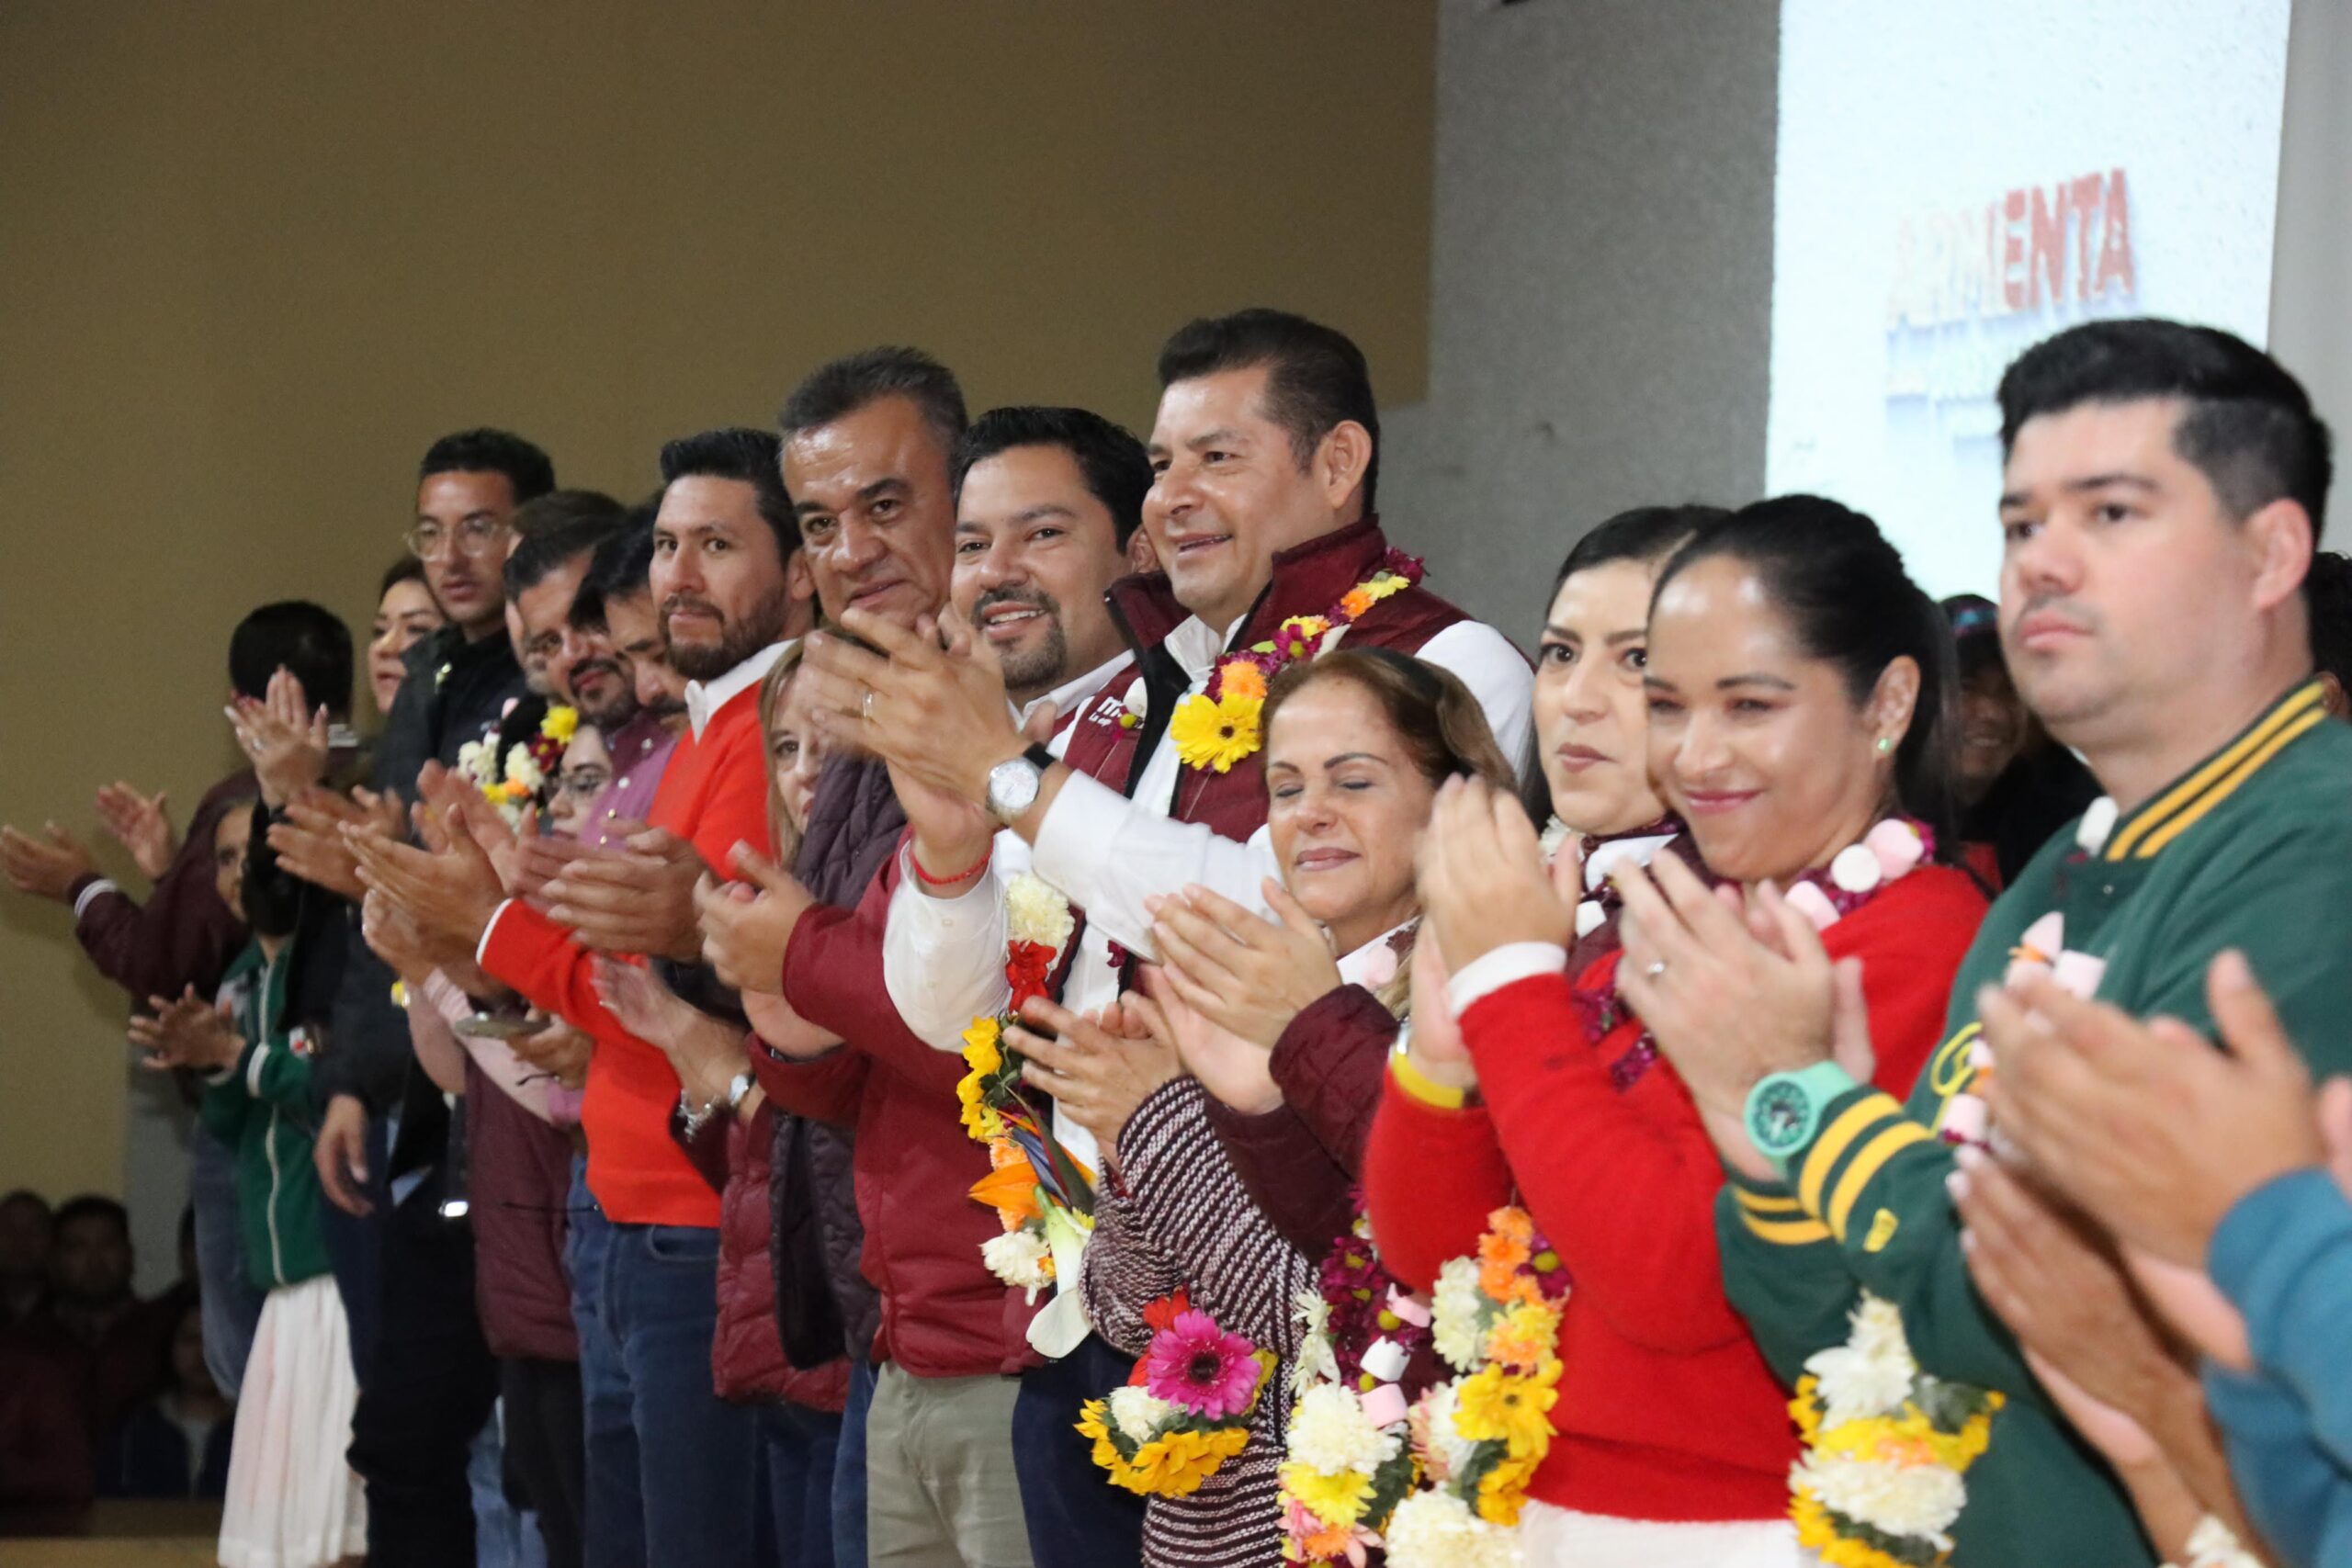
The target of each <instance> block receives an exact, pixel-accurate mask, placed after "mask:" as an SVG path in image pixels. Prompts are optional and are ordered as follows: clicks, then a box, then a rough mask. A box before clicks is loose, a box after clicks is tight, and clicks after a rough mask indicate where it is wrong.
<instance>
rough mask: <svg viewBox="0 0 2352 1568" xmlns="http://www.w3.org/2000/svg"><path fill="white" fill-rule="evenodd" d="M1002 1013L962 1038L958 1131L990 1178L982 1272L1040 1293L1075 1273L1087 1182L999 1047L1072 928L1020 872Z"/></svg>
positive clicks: (1065, 902) (1008, 897)
mask: <svg viewBox="0 0 2352 1568" xmlns="http://www.w3.org/2000/svg"><path fill="white" fill-rule="evenodd" d="M1004 923H1005V931H1006V941H1005V944H1004V978H1005V983H1006V984H1007V985H1009V986H1010V987H1012V997H1011V998H1010V999H1009V1000H1008V1001H1007V1002H1006V1003H1005V1008H1004V1010H1003V1011H1002V1012H1001V1013H998V1014H995V1015H994V1016H992V1017H987V1018H976V1019H974V1020H973V1021H972V1024H971V1027H970V1028H968V1029H967V1030H965V1031H964V1065H965V1066H966V1067H967V1069H968V1070H967V1072H966V1073H965V1075H964V1077H963V1079H962V1080H961V1081H960V1082H958V1083H957V1084H956V1100H957V1101H958V1102H959V1103H960V1104H961V1106H962V1108H963V1111H962V1120H963V1123H964V1132H965V1134H966V1135H967V1136H968V1137H969V1138H971V1139H972V1141H973V1142H975V1143H978V1144H981V1145H986V1146H987V1148H988V1151H989V1174H988V1175H986V1176H984V1177H982V1178H981V1179H979V1180H978V1181H976V1182H974V1183H973V1184H972V1187H971V1197H972V1199H973V1201H975V1202H978V1203H983V1204H986V1205H987V1206H988V1207H989V1208H991V1209H994V1210H995V1211H996V1213H997V1218H998V1220H999V1221H1000V1222H1001V1223H1002V1224H1003V1226H1004V1234H1002V1235H996V1236H991V1237H989V1239H988V1240H987V1241H986V1242H984V1243H982V1244H981V1247H980V1260H981V1261H982V1262H984V1263H986V1264H987V1265H988V1268H989V1273H991V1274H993V1275H995V1276H996V1277H997V1278H998V1279H999V1280H1003V1281H1004V1282H1005V1283H1006V1284H1007V1285H1010V1286H1012V1287H1013V1288H1015V1289H1016V1290H1023V1291H1026V1292H1029V1299H1030V1300H1031V1301H1033V1302H1034V1301H1035V1300H1036V1299H1037V1292H1039V1291H1042V1290H1044V1289H1046V1287H1047V1286H1049V1285H1051V1284H1053V1283H1054V1281H1055V1280H1056V1279H1057V1278H1058V1277H1059V1276H1060V1275H1061V1274H1062V1273H1063V1272H1064V1271H1066V1270H1067V1269H1069V1268H1070V1267H1071V1266H1073V1265H1075V1264H1076V1262H1077V1260H1078V1257H1079V1254H1080V1249H1081V1248H1083V1247H1084V1246H1085V1242H1086V1237H1087V1236H1088V1235H1090V1234H1091V1232H1092V1230H1093V1227H1094V1221H1093V1214H1094V1176H1093V1173H1092V1172H1091V1171H1090V1170H1088V1169H1087V1168H1085V1167H1084V1166H1082V1165H1080V1164H1079V1162H1078V1161H1077V1160H1076V1159H1074V1158H1072V1157H1071V1156H1070V1153H1069V1150H1068V1149H1065V1148H1064V1147H1062V1145H1061V1142H1060V1140H1059V1139H1057V1138H1056V1137H1055V1136H1054V1134H1053V1123H1052V1122H1051V1120H1050V1119H1048V1118H1045V1117H1041V1116H1040V1115H1039V1114H1038V1113H1037V1111H1036V1110H1035V1107H1033V1106H1032V1105H1031V1104H1030V1103H1029V1101H1028V1100H1027V1098H1026V1097H1025V1096H1024V1095H1023V1093H1022V1089H1021V1067H1022V1064H1023V1060H1024V1058H1023V1056H1022V1055H1021V1053H1020V1052H1018V1051H1015V1050H1012V1049H1010V1048H1009V1047H1007V1046H1006V1045H1005V1043H1004V1032H1005V1030H1006V1029H1008V1028H1010V1027H1011V1026H1012V1024H1014V1023H1017V1022H1019V1021H1020V1018H1021V1004H1022V1003H1023V1002H1025V1001H1027V1000H1028V999H1029V998H1031V997H1042V996H1044V995H1045V994H1046V984H1047V982H1048V981H1049V980H1051V978H1052V976H1053V973H1054V964H1055V963H1056V962H1057V960H1058V959H1059V958H1060V956H1061V953H1062V950H1063V949H1064V948H1066V947H1068V946H1069V940H1070V937H1071V936H1072V934H1074V933H1075V932H1076V931H1077V929H1078V920H1077V918H1076V917H1075V916H1073V915H1072V914H1071V913H1070V908H1069V899H1067V898H1065V897H1062V895H1061V894H1060V892H1059V891H1057V889H1056V888H1055V887H1054V886H1053V885H1052V884H1051V883H1049V882H1047V881H1046V880H1045V879H1044V878H1043V877H1040V876H1035V875H1032V874H1030V873H1028V872H1023V873H1021V874H1018V875H1016V876H1014V877H1013V878H1012V880H1011V881H1010V882H1008V883H1007V884H1006V885H1005V891H1004Z"/></svg>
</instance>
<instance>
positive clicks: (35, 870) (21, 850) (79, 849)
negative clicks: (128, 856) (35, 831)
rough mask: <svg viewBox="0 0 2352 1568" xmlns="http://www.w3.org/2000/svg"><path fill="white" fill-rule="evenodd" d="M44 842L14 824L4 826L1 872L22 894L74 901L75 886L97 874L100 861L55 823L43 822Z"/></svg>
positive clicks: (0, 833) (0, 845)
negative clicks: (46, 837)
mask: <svg viewBox="0 0 2352 1568" xmlns="http://www.w3.org/2000/svg"><path fill="white" fill-rule="evenodd" d="M41 831H42V832H43V833H45V834H46V835H47V836H48V841H47V842H43V841H42V840H40V839H36V838H34V837H33V836H32V835H31V834H30V833H28V832H26V831H24V830H23V829H19V828H17V827H16V826H15V825H14V824H11V825H9V826H7V827H0V872H5V873H6V875H7V878H8V886H11V887H14V888H15V889H16V890H17V892H19V893H30V894H33V895H35V896H37V897H42V898H50V899H53V900H55V901H56V902H58V903H60V904H63V903H67V902H70V901H71V900H72V898H73V896H74V884H75V883H76V882H79V881H81V880H82V878H84V877H85V876H93V875H96V874H97V869H98V863H97V862H96V861H95V860H93V859H91V858H90V851H89V847H88V846H87V845H85V844H84V843H83V842H82V840H79V839H77V838H75V837H74V835H73V834H71V833H69V832H67V831H66V830H65V829H62V828H61V827H59V826H58V825H57V824H56V823H54V822H46V823H43V824H42V825H41Z"/></svg>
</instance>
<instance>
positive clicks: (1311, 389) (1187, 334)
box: [1159, 306, 1380, 513]
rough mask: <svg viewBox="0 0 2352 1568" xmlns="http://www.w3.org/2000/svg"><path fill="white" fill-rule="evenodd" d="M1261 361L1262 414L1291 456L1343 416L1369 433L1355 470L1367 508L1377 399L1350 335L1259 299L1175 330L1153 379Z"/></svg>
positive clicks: (1310, 450) (1310, 451)
mask: <svg viewBox="0 0 2352 1568" xmlns="http://www.w3.org/2000/svg"><path fill="white" fill-rule="evenodd" d="M1261 366H1263V367H1266V370H1267V376H1266V399H1265V413H1266V417H1267V418H1268V419H1270V420H1272V421H1273V422H1274V423H1276V424H1278V425H1280V426H1282V428H1283V432H1284V433H1285V434H1288V435H1289V436H1290V449H1291V455H1292V456H1293V457H1296V458H1297V459H1298V466H1299V467H1300V468H1306V465H1307V464H1308V463H1310V462H1312V461H1313V460H1314V457H1315V449H1316V448H1317V446H1321V445H1322V444H1323V438H1324V437H1325V436H1326V435H1329V434H1330V433H1331V432H1332V431H1333V430H1334V429H1336V428H1338V426H1339V425H1340V423H1342V422H1343V421H1347V420H1353V421H1355V423H1358V424H1361V425H1363V427H1364V430H1365V432H1366V433H1367V434H1370V435H1371V437H1372V460H1371V461H1370V462H1368V463H1366V464H1365V465H1364V469H1363V509H1364V511H1366V512H1367V513H1369V512H1370V511H1372V509H1373V502H1374V499H1375V496H1376V492H1377V491H1378V488H1379V481H1380V405H1379V404H1378V403H1376V402H1374V400H1373V396H1372V368H1371V367H1370V366H1368V365H1366V364H1365V363H1364V357H1363V350H1362V349H1360V348H1358V347H1357V346H1356V345H1355V340H1354V339H1352V338H1351V337H1349V336H1348V334H1347V333H1343V332H1340V331H1339V330H1337V329H1336V328H1333V327H1327V326H1324V325H1322V324H1321V323H1320V322H1317V321H1308V320H1307V319H1306V317H1305V316H1297V315H1293V314H1292V313H1291V312H1289V311H1288V310H1267V309H1265V308H1264V307H1262V306H1260V307H1255V308H1253V309H1250V310H1236V311H1235V312H1234V313H1233V314H1231V315H1229V316H1204V317H1202V318H1200V319H1199V320H1197V321H1187V322H1185V323H1184V324H1183V325H1182V326H1181V327H1179V328H1177V329H1176V333H1175V335H1174V336H1172V337H1170V339H1169V340H1168V342H1167V343H1166V344H1163V345H1162V346H1161V348H1160V350H1159V385H1160V387H1161V388H1162V389H1166V388H1169V387H1171V386H1174V385H1175V384H1176V383H1177V382H1179V381H1191V380H1196V379H1198V378H1201V377H1203V376H1215V375H1217V374H1219V373H1221V372H1223V371H1227V370H1255V369H1257V368H1259V367H1261Z"/></svg>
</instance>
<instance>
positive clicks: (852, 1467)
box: [833, 1354, 874, 1568]
mask: <svg viewBox="0 0 2352 1568" xmlns="http://www.w3.org/2000/svg"><path fill="white" fill-rule="evenodd" d="M873 1408H874V1363H873V1362H871V1361H869V1360H867V1359H865V1357H864V1356H861V1355H856V1354H852V1355H851V1357H850V1359H849V1404H848V1407H847V1408H846V1409H844V1410H843V1411H842V1440H841V1447H840V1448H839V1449H838V1450H835V1452H834V1456H833V1568H865V1415H866V1412H867V1411H869V1410H871V1409H873Z"/></svg>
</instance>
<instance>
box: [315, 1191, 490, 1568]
mask: <svg viewBox="0 0 2352 1568" xmlns="http://www.w3.org/2000/svg"><path fill="white" fill-rule="evenodd" d="M379 1212H380V1211H379ZM382 1235H383V1291H382V1294H381V1295H380V1297H379V1303H380V1307H379V1313H378V1316H377V1327H376V1335H375V1348H374V1352H373V1354H372V1356H371V1357H370V1359H369V1360H368V1364H367V1365H366V1366H365V1367H364V1369H363V1370H362V1371H361V1372H360V1378H359V1406H358V1408H357V1410H356V1411H355V1412H354V1413H353V1415H352V1418H351V1454H350V1458H351V1468H352V1469H354V1470H356V1471H357V1472H359V1479H360V1480H361V1482H362V1483H365V1484H366V1486H367V1490H368V1564H369V1568H412V1565H413V1568H448V1565H449V1564H451V1563H465V1562H472V1561H473V1560H474V1500H473V1489H472V1488H471V1487H470V1486H469V1485H468V1484H467V1481H466V1468H467V1463H468V1460H469V1456H470V1452H471V1450H472V1447H473V1440H474V1438H475V1436H476V1435H477V1434H478V1433H480V1432H481V1428H482V1423H484V1422H485V1421H487V1420H489V1419H490V1412H491V1406H492V1404H494V1403H495V1402H496V1400H497V1398H498V1363H497V1362H496V1361H495V1360H493V1359H492V1358H491V1354H490V1347H489V1346H487V1345H485V1344H483V1343H482V1337H481V1319H480V1318H479V1317H477V1316H476V1315H475V1308H474V1240H473V1235H472V1232H471V1231H470V1230H469V1227H468V1226H467V1225H466V1224H465V1222H464V1221H462V1220H446V1219H443V1218H442V1217H441V1214H440V1205H439V1203H438V1201H437V1200H436V1199H435V1197H434V1196H433V1194H432V1192H431V1190H430V1189H429V1187H428V1190H424V1191H420V1192H417V1193H414V1194H413V1195H411V1197H410V1201H408V1202H406V1203H403V1204H401V1206H400V1207H399V1208H397V1209H395V1210H393V1211H392V1213H391V1216H390V1219H389V1220H388V1221H387V1222H386V1223H385V1224H384V1227H383V1232H382Z"/></svg>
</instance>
